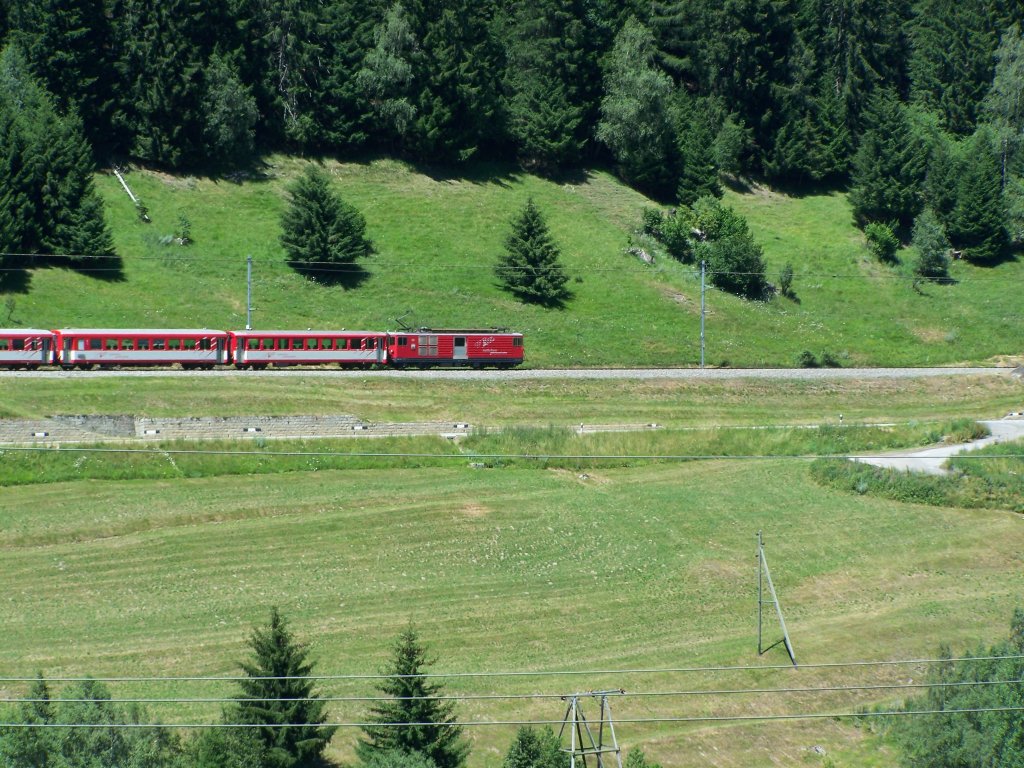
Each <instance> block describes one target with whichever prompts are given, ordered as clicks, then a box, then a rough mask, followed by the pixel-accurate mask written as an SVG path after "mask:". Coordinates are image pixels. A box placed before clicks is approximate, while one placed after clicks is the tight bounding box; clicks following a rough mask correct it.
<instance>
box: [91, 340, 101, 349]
mask: <svg viewBox="0 0 1024 768" xmlns="http://www.w3.org/2000/svg"><path fill="white" fill-rule="evenodd" d="M102 348H103V340H102V339H89V349H102Z"/></svg>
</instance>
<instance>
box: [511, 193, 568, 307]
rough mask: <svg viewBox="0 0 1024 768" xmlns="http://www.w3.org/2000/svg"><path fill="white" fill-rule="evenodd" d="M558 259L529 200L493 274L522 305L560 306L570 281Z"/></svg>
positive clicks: (545, 226) (566, 293)
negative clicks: (517, 297)
mask: <svg viewBox="0 0 1024 768" xmlns="http://www.w3.org/2000/svg"><path fill="white" fill-rule="evenodd" d="M558 257H559V251H558V246H557V245H555V242H554V240H553V239H552V238H551V233H550V231H549V230H548V225H547V222H546V221H545V220H544V216H543V215H542V214H541V212H540V210H539V209H538V208H537V206H536V205H535V204H534V202H533V199H532V198H531V199H529V200H527V202H526V206H525V207H524V208H523V210H522V212H521V213H520V214H519V216H517V217H516V218H515V219H514V220H513V221H512V232H511V233H510V234H509V236H508V237H507V238H506V240H505V253H504V255H503V256H502V257H501V258H500V259H499V261H498V265H497V267H496V268H495V274H496V275H497V276H498V279H499V280H501V282H502V285H503V286H504V288H505V289H506V290H508V291H511V292H512V293H514V294H516V295H517V296H519V297H520V298H521V299H522V300H523V301H527V302H533V303H536V304H545V305H559V304H561V303H562V302H563V301H565V300H566V299H567V298H568V297H569V292H568V291H567V290H566V287H565V285H566V283H567V282H568V281H569V277H568V275H566V274H565V270H564V269H562V265H561V264H560V263H559V261H558Z"/></svg>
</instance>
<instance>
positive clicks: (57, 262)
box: [0, 254, 125, 293]
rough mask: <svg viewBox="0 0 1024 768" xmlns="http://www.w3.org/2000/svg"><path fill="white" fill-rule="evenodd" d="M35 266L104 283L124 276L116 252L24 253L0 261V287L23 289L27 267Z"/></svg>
mask: <svg viewBox="0 0 1024 768" xmlns="http://www.w3.org/2000/svg"><path fill="white" fill-rule="evenodd" d="M35 269H69V270H71V271H72V272H78V273H79V274H81V275H84V276H86V277H91V278H93V279H94V280H100V281H102V282H105V283H122V282H124V280H125V276H124V264H123V262H122V261H121V257H120V256H113V255H112V256H79V257H75V256H62V255H59V254H52V255H51V254H26V255H23V256H14V257H10V258H9V259H8V260H7V261H5V262H4V263H3V271H2V272H0V291H4V292H7V293H27V292H28V286H29V284H30V283H31V275H30V271H31V270H35ZM8 286H10V287H8Z"/></svg>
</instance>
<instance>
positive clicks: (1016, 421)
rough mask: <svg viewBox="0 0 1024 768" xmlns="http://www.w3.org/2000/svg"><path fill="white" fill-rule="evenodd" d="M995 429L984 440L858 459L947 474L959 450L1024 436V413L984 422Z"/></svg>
mask: <svg viewBox="0 0 1024 768" xmlns="http://www.w3.org/2000/svg"><path fill="white" fill-rule="evenodd" d="M979 424H984V425H985V426H986V427H988V428H989V430H990V431H991V432H992V434H991V436H989V437H985V438H982V439H981V440H972V441H971V442H969V443H958V444H956V445H940V446H939V447H937V448H922V449H921V450H919V451H906V450H903V451H900V455H899V456H865V457H863V458H855V459H854V461H859V462H862V463H864V464H872V465H874V466H876V467H885V468H887V469H898V470H901V471H904V472H907V471H910V472H924V473H926V474H929V475H944V474H946V470H945V469H943V467H942V465H943V463H944V462H945V461H946V459H948V458H949V457H950V456H956V455H957V454H958V453H964V452H965V451H973V450H976V449H978V448H984V447H985V446H986V445H995V444H996V443H1002V442H1005V441H1007V440H1019V439H1022V438H1024V418H1021V417H1020V416H1013V417H1007V418H1005V419H999V420H997V421H981V422H979Z"/></svg>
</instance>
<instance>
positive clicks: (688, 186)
mask: <svg viewBox="0 0 1024 768" xmlns="http://www.w3.org/2000/svg"><path fill="white" fill-rule="evenodd" d="M673 112H674V114H675V121H676V147H677V150H676V151H677V152H678V156H679V183H678V185H677V186H676V198H677V199H678V200H679V203H680V204H681V205H693V204H694V203H695V202H696V201H697V199H698V198H701V197H704V196H705V195H714V196H715V197H721V196H722V186H721V184H719V182H718V166H717V164H716V163H715V159H714V156H715V153H714V147H715V139H716V137H717V136H718V135H719V134H720V132H721V129H722V118H721V107H720V105H719V104H718V102H717V101H716V100H715V99H711V98H706V97H700V96H691V95H690V94H688V93H686V91H685V90H683V89H680V90H678V91H677V92H676V95H675V98H674V109H673Z"/></svg>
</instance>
